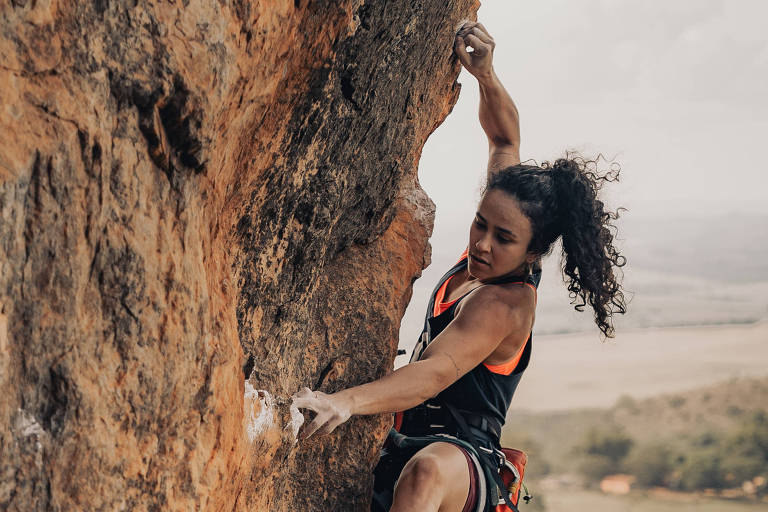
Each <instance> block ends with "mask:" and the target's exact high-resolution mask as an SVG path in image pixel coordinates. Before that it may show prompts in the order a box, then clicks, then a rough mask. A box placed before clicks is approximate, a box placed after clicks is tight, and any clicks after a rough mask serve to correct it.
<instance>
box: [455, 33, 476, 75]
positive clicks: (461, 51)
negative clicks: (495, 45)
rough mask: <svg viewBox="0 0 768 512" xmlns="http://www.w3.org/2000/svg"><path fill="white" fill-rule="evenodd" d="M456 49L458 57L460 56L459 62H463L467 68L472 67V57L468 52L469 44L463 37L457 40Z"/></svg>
mask: <svg viewBox="0 0 768 512" xmlns="http://www.w3.org/2000/svg"><path fill="white" fill-rule="evenodd" d="M454 49H455V50H456V55H458V56H459V62H461V64H462V65H463V66H464V67H465V68H467V67H469V66H471V65H472V57H471V56H470V55H469V52H468V51H467V43H466V42H465V41H464V38H463V37H457V38H456V44H455V45H454Z"/></svg>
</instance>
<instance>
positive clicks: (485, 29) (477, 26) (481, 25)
mask: <svg viewBox="0 0 768 512" xmlns="http://www.w3.org/2000/svg"><path fill="white" fill-rule="evenodd" d="M475 28H479V29H480V30H482V31H483V32H484V33H485V34H488V37H491V33H490V32H488V29H487V28H485V26H483V24H482V23H475ZM491 39H493V38H492V37H491Z"/></svg>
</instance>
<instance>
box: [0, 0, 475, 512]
mask: <svg viewBox="0 0 768 512" xmlns="http://www.w3.org/2000/svg"><path fill="white" fill-rule="evenodd" d="M476 8H477V5H476V4H475V2H473V1H471V0H455V1H449V2H440V1H437V0H422V1H419V2H410V1H400V0H399V1H387V2H384V1H372V2H363V1H361V0H358V1H352V0H338V1H329V2H315V1H308V0H293V1H280V0H274V1H254V2H248V1H244V0H230V1H225V0H220V1H218V2H202V1H199V0H197V1H196V0H176V1H173V0H169V1H166V2H159V1H158V2H147V1H143V0H130V1H129V0H124V1H109V0H98V1H94V2H76V1H74V0H37V1H36V0H11V1H10V2H4V3H3V4H2V6H0V141H1V142H0V390H1V391H2V394H0V452H2V459H1V460H0V509H2V510H6V509H7V510H23V511H29V510H259V511H262V510H263V511H267V510H269V511H282V510H367V500H368V497H367V496H368V492H369V486H370V482H369V477H368V474H369V471H370V469H371V467H372V465H373V463H374V462H375V458H376V455H377V451H378V446H379V444H380V443H381V441H382V439H383V436H384V434H385V432H386V430H387V418H383V417H378V418H376V417H369V418H355V419H353V420H352V421H350V422H349V423H348V424H347V425H345V426H343V427H342V428H341V429H340V431H338V432H337V433H334V435H332V436H330V437H327V438H324V439H314V440H310V442H308V443H306V444H303V445H295V444H294V443H293V433H292V432H291V429H290V428H288V429H287V430H285V429H284V428H283V426H284V425H285V424H286V423H287V421H288V411H287V407H285V406H284V405H280V404H282V403H284V400H285V398H286V397H288V396H289V395H290V394H291V393H293V392H295V391H296V390H298V389H299V388H300V387H302V386H310V387H319V388H321V389H324V390H336V389H339V388H341V387H345V386H348V385H351V384H355V383H360V382H364V381H368V380H371V379H373V378H375V377H377V376H379V375H382V374H383V373H384V372H386V371H388V369H390V368H391V364H392V361H393V358H394V355H395V350H396V346H397V332H398V326H399V322H400V318H401V316H402V314H403V311H404V309H405V306H406V304H407V302H408V300H409V298H410V293H411V284H412V282H413V280H414V279H415V278H416V277H417V276H418V275H419V273H420V271H421V269H422V267H423V266H425V265H426V264H427V263H428V260H429V254H428V253H429V249H428V244H427V239H428V236H429V234H430V232H431V223H432V211H433V209H432V204H431V202H430V201H429V199H428V198H427V197H426V196H425V194H424V193H423V191H422V190H421V189H420V188H419V186H418V184H417V180H416V168H417V163H418V158H419V155H420V151H421V148H422V146H423V144H424V142H425V140H426V138H427V137H428V135H429V134H430V133H431V132H432V131H433V130H434V129H435V127H436V126H438V125H439V123H441V122H442V120H443V119H444V118H445V116H447V115H448V113H449V112H450V109H451V108H452V105H453V104H454V102H455V101H456V99H457V96H458V90H459V87H458V84H457V83H456V82H455V80H456V77H457V75H458V71H459V64H458V63H457V61H456V58H455V57H454V56H453V54H452V42H453V34H454V28H455V27H456V25H457V24H458V23H459V22H460V21H461V20H462V19H463V18H467V17H473V16H474V11H475V10H476ZM247 378H250V381H249V382H248V389H249V390H250V389H251V388H253V389H255V390H265V391H267V392H268V393H269V397H271V398H268V397H267V395H266V394H264V393H262V399H261V400H259V399H258V397H256V396H255V394H254V392H252V391H251V392H250V393H248V394H246V393H245V391H246V379H247ZM244 394H245V399H244ZM270 400H271V401H272V402H274V403H268V402H269V401H270ZM265 407H270V408H273V409H274V410H271V409H270V410H266V409H265ZM270 415H271V416H270ZM268 416H269V417H268ZM254 421H256V422H257V423H259V424H258V425H254ZM249 429H250V433H251V435H248V433H249Z"/></svg>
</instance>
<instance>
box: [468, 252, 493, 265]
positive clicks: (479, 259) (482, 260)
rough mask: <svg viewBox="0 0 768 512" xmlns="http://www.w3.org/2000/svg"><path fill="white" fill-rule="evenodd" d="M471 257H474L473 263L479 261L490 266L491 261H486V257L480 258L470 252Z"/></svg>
mask: <svg viewBox="0 0 768 512" xmlns="http://www.w3.org/2000/svg"><path fill="white" fill-rule="evenodd" d="M469 257H470V258H472V262H473V263H479V264H481V265H485V266H487V267H488V266H490V263H488V262H487V261H485V260H484V259H481V258H478V257H477V256H475V255H474V254H470V255H469Z"/></svg>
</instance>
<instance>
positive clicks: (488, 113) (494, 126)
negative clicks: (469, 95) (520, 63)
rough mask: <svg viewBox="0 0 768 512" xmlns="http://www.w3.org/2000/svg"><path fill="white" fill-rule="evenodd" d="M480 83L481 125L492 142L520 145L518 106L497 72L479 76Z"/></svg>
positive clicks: (498, 144) (502, 144)
mask: <svg viewBox="0 0 768 512" xmlns="http://www.w3.org/2000/svg"><path fill="white" fill-rule="evenodd" d="M478 83H479V84H480V126H482V127H483V130H484V131H485V134H486V135H487V136H488V140H489V141H490V142H491V144H493V145H496V146H519V145H520V120H519V117H518V113H517V107H515V103H514V102H513V101H512V98H511V97H510V96H509V93H507V91H506V89H504V85H502V83H501V81H500V80H499V77H497V76H496V73H495V72H494V71H493V70H491V72H490V73H489V74H488V75H486V76H484V77H479V78H478Z"/></svg>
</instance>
